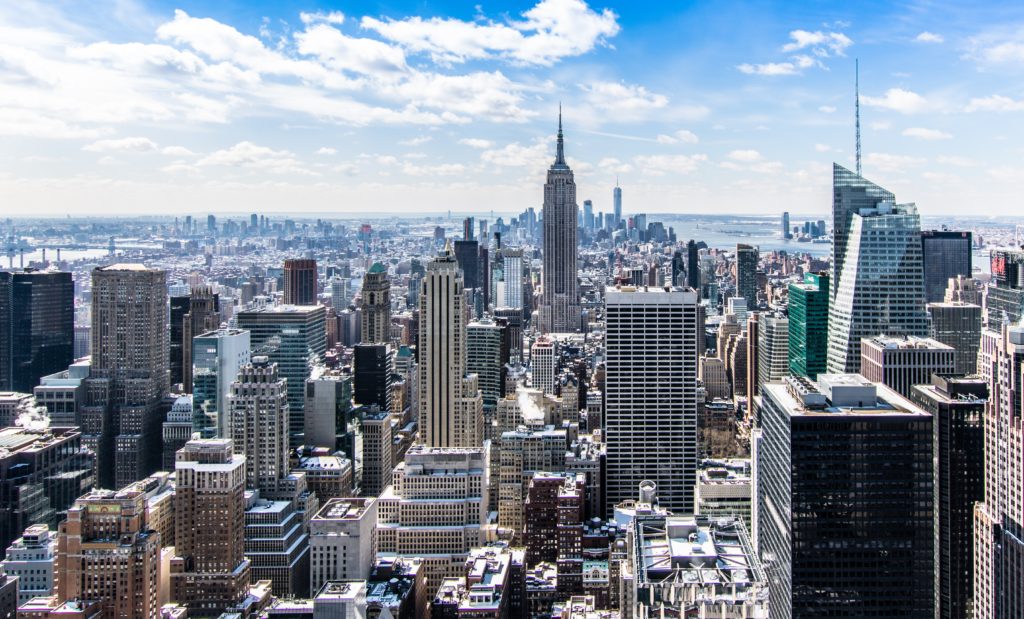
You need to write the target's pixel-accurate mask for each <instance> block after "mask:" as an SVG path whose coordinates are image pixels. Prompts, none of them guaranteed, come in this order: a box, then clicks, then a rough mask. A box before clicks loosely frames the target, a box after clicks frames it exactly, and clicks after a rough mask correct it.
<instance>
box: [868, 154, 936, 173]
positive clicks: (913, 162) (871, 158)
mask: <svg viewBox="0 0 1024 619" xmlns="http://www.w3.org/2000/svg"><path fill="white" fill-rule="evenodd" d="M924 163H925V159H924V158H923V157H912V156H910V155H892V154H889V153H875V152H871V153H868V154H866V155H864V165H865V166H868V167H873V168H877V169H879V170H882V171H885V172H902V171H904V170H905V169H907V168H910V167H914V166H919V165H922V164H924Z"/></svg>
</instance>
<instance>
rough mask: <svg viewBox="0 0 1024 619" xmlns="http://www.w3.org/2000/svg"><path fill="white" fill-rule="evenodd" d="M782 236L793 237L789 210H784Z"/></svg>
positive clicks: (785, 237) (784, 237)
mask: <svg viewBox="0 0 1024 619" xmlns="http://www.w3.org/2000/svg"><path fill="white" fill-rule="evenodd" d="M782 238H783V239H791V238H793V231H792V230H790V229H789V211H782Z"/></svg>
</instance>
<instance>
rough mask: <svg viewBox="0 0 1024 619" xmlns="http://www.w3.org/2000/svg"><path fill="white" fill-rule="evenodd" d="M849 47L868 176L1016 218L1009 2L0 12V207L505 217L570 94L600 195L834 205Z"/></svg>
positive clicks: (191, 4) (1017, 65) (581, 168)
mask: <svg viewBox="0 0 1024 619" xmlns="http://www.w3.org/2000/svg"><path fill="white" fill-rule="evenodd" d="M854 58H859V59H860V64H861V106H862V122H863V149H864V174H865V176H867V177H868V178H870V179H871V180H873V181H875V182H877V183H879V184H882V185H884V186H886V187H888V188H890V189H892V190H893V191H895V192H896V195H897V198H898V199H899V200H902V201H914V202H917V203H918V205H919V207H920V209H921V211H922V214H924V215H957V214H991V215H1002V214H1013V213H1015V212H1017V211H1019V205H1020V197H1019V196H1020V194H1021V188H1022V185H1024V163H1022V158H1024V146H1022V142H1024V141H1022V138H1024V135H1022V134H1024V130H1022V127H1024V79H1022V78H1024V4H1021V3H1009V2H1007V3H1002V4H999V3H945V2H924V1H922V2H900V3H893V2H884V3H883V2H854V3H849V2H848V3H825V2H786V3H766V2H765V3H755V2H742V3H741V2H693V3H689V2H682V3H669V2H629V3H626V2H617V1H609V2H598V1H590V0H588V1H587V2H584V1H583V0H535V1H526V2H496V3H480V4H476V5H473V4H471V3H460V2H401V1H397V0H396V1H393V2H320V3H318V2H312V1H310V2H292V1H287V2H253V1H250V2H242V1H237V0H236V1H221V2H197V1H185V0H182V1H178V2H166V1H162V0H161V1H159V2H140V1H135V0H98V1H95V2H88V3H86V2H39V3H35V2H31V1H21V2H17V3H6V4H5V5H3V6H0V195H2V196H3V199H2V202H0V211H3V212H4V214H14V215H17V214H20V213H34V214H45V215H55V216H63V215H65V214H67V213H94V214H134V213H140V212H146V213H154V214H156V213H205V212H211V211H212V212H218V213H227V212H250V211H260V212H275V213H285V212H292V213H325V214H336V215H349V214H360V213H367V212H374V213H387V212H395V213H397V212H411V213H428V212H430V213H436V212H442V211H445V210H448V209H451V210H452V211H454V212H475V213H487V212H489V211H491V210H493V211H495V212H502V213H514V212H518V211H521V210H522V209H524V208H526V207H529V206H534V207H539V206H540V203H541V200H542V194H541V186H540V185H541V183H542V182H543V177H544V172H545V169H546V167H547V165H548V164H549V162H550V159H551V156H552V153H553V148H554V144H553V134H554V130H555V122H556V116H557V110H558V105H559V102H561V104H562V106H563V109H564V117H565V131H566V139H567V153H568V155H569V159H570V164H571V165H572V166H573V168H574V170H575V171H576V174H577V183H578V186H579V191H578V197H579V199H580V200H583V199H588V198H589V199H593V201H594V204H595V208H596V209H597V210H604V209H607V208H609V207H610V202H611V188H612V187H613V186H614V183H615V179H616V177H618V178H619V180H620V182H621V184H622V186H623V188H624V196H625V197H624V205H625V208H626V210H627V211H644V212H652V213H657V212H698V213H699V212H722V213H725V212H735V213H756V214H776V213H778V212H779V211H781V210H786V209H788V210H790V211H792V212H794V213H800V214H824V213H826V212H827V210H828V208H829V203H830V182H831V174H830V169H831V162H832V161H838V162H840V163H842V164H845V165H849V166H852V165H853V144H854V136H853V103H854V96H853V72H854V71H853V67H854ZM1015 209H1016V211H1015Z"/></svg>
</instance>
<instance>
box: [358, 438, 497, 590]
mask: <svg viewBox="0 0 1024 619" xmlns="http://www.w3.org/2000/svg"><path fill="white" fill-rule="evenodd" d="M489 492H490V450H489V448H487V447H486V446H485V447H483V448H479V447H476V448H464V447H447V448H445V447H429V446H425V445H413V446H412V447H410V448H409V451H407V452H406V454H405V459H404V461H402V462H399V463H398V465H397V466H395V470H394V481H393V483H392V485H390V486H388V487H387V488H386V489H385V490H384V492H383V493H382V494H381V495H380V498H379V499H378V501H377V544H378V546H377V547H378V552H379V553H382V554H384V555H396V556H398V557H400V558H403V559H412V558H414V557H419V558H421V559H422V560H423V570H424V573H425V575H426V576H425V577H426V580H427V590H428V591H435V590H436V588H437V586H438V585H439V584H441V580H442V579H443V578H444V577H446V576H448V575H451V574H452V573H453V571H454V570H457V569H459V567H460V566H461V565H462V564H463V562H464V561H465V560H466V557H467V556H468V554H469V551H470V549H472V548H475V547H477V546H480V545H481V544H482V543H483V542H484V541H485V539H486V530H485V527H486V525H487V512H488V505H489V503H490V500H489Z"/></svg>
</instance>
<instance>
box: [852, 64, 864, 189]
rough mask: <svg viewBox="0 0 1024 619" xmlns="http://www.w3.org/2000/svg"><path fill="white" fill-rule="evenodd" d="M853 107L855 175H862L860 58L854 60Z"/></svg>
mask: <svg viewBox="0 0 1024 619" xmlns="http://www.w3.org/2000/svg"><path fill="white" fill-rule="evenodd" d="M853 93H854V94H853V96H854V99H855V101H854V109H855V110H856V117H857V119H856V123H857V176H862V174H861V169H860V59H859V58H858V59H856V60H854V78H853Z"/></svg>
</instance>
